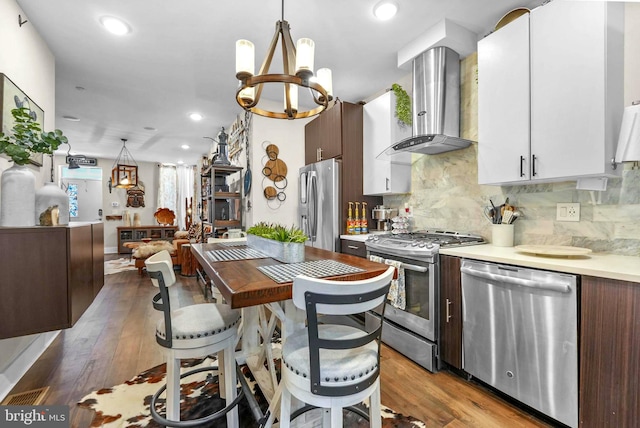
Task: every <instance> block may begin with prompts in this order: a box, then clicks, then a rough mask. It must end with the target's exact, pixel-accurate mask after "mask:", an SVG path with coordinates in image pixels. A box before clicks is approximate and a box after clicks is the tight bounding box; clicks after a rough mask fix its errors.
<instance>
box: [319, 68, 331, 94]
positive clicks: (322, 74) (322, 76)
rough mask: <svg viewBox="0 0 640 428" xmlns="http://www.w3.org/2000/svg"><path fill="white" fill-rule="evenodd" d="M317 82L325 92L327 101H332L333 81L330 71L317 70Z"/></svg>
mask: <svg viewBox="0 0 640 428" xmlns="http://www.w3.org/2000/svg"><path fill="white" fill-rule="evenodd" d="M316 79H317V82H318V83H319V84H320V86H322V87H323V88H324V89H325V91H327V97H329V101H331V100H332V99H333V81H332V80H333V79H332V76H331V69H329V68H319V69H318V72H317V78H316Z"/></svg>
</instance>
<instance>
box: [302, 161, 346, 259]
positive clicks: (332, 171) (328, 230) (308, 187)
mask: <svg viewBox="0 0 640 428" xmlns="http://www.w3.org/2000/svg"><path fill="white" fill-rule="evenodd" d="M340 175H341V174H340V163H339V162H337V161H336V160H335V159H328V160H324V161H321V162H316V163H313V164H310V165H306V166H304V167H302V168H300V174H299V189H300V190H299V192H300V194H299V198H298V203H299V208H298V212H299V215H298V218H299V222H300V228H301V229H302V230H303V231H304V233H305V234H306V235H307V236H308V237H309V239H308V240H307V243H306V245H309V246H311V247H316V248H322V249H325V250H331V251H339V243H340V230H341V229H340V207H339V204H340V192H341V186H340Z"/></svg>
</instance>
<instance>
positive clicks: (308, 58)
mask: <svg viewBox="0 0 640 428" xmlns="http://www.w3.org/2000/svg"><path fill="white" fill-rule="evenodd" d="M278 40H280V44H281V45H282V66H283V73H282V74H270V73H269V67H270V66H271V60H272V59H273V56H274V54H275V50H276V45H277V44H278ZM314 50H315V43H314V42H313V40H311V39H309V38H302V39H300V40H298V42H297V44H296V45H294V44H293V39H292V38H291V33H290V32H289V23H288V22H287V21H285V20H284V0H282V19H281V20H280V21H278V22H276V31H275V34H274V36H273V39H272V40H271V44H270V45H269V50H268V51H267V55H266V57H265V59H264V61H263V62H262V66H261V67H260V71H259V72H258V74H257V75H254V71H255V70H254V67H255V61H254V45H253V43H251V42H250V41H248V40H238V41H237V42H236V77H237V78H238V80H239V81H240V86H239V87H238V90H237V91H236V101H237V102H238V104H240V106H241V107H242V108H243V109H245V110H247V111H250V112H253V113H255V114H258V115H260V116H265V117H271V118H277V119H300V118H304V117H310V116H314V115H316V114H319V113H321V112H322V111H324V110H325V109H326V108H327V107H328V105H329V101H331V100H332V99H333V93H332V92H333V89H332V82H331V70H329V69H328V68H322V69H319V70H318V72H317V75H316V76H314V73H313V66H314ZM266 83H272V84H281V85H282V86H283V88H284V90H283V92H282V93H283V110H284V111H283V112H277V111H270V110H265V109H263V108H260V107H258V103H259V102H260V96H261V95H262V90H263V87H264V85H265V84H266ZM300 88H302V89H308V90H309V92H310V94H311V98H312V99H313V103H314V104H315V105H316V107H314V108H311V109H309V110H305V111H301V110H299V105H298V90H299V89H300Z"/></svg>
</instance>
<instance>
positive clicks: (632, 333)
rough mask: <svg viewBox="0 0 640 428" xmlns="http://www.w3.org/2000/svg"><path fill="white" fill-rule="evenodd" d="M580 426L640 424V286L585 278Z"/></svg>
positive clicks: (627, 425)
mask: <svg viewBox="0 0 640 428" xmlns="http://www.w3.org/2000/svg"><path fill="white" fill-rule="evenodd" d="M580 302H581V314H580V407H579V408H580V426H581V427H585V428H587V427H589V428H590V427H619V428H622V427H636V426H638V421H640V382H639V381H638V380H639V379H640V284H637V283H633V282H625V281H616V280H612V279H603V278H595V277H590V276H583V277H582V283H581V298H580Z"/></svg>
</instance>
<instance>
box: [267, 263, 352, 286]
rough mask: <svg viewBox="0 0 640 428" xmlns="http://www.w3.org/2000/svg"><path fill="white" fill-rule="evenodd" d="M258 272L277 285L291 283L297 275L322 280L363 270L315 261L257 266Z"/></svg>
mask: <svg viewBox="0 0 640 428" xmlns="http://www.w3.org/2000/svg"><path fill="white" fill-rule="evenodd" d="M258 270H260V272H262V273H264V274H265V275H267V276H268V277H269V278H271V279H273V280H274V281H275V282H277V283H278V284H282V283H285V282H291V281H293V278H295V277H296V276H298V275H306V276H310V277H312V278H323V277H327V276H337V275H346V274H349V273H356V272H364V269H360V268H358V267H355V266H350V265H346V264H344V263H340V262H337V261H335V260H315V261H311V262H302V263H285V264H278V265H268V266H258Z"/></svg>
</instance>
